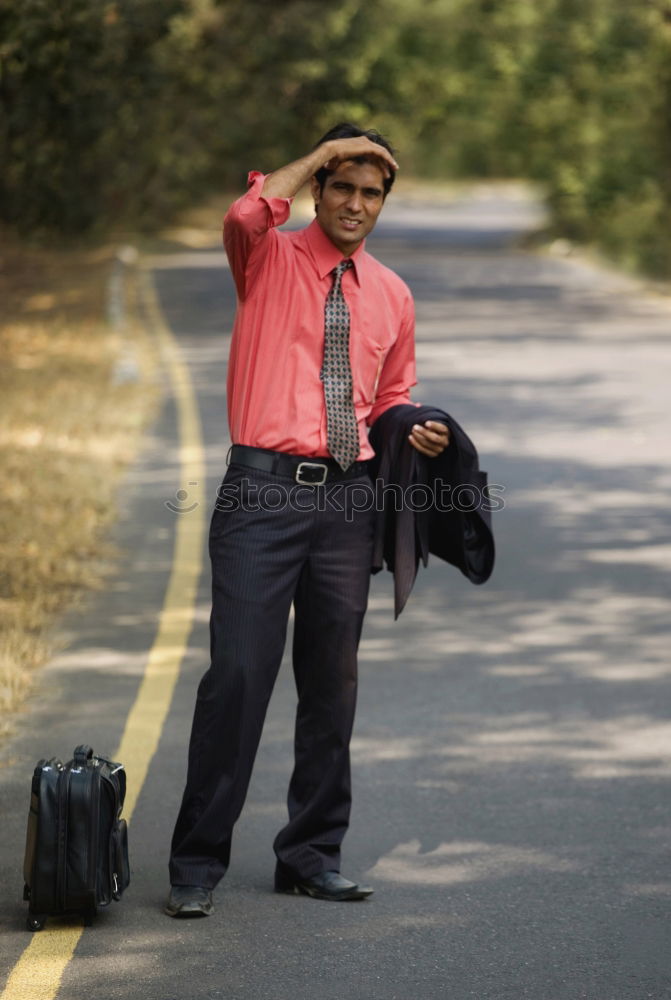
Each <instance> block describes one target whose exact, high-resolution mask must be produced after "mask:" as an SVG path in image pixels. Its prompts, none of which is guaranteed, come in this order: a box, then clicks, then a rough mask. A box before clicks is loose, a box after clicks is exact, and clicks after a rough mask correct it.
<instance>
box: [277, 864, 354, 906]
mask: <svg viewBox="0 0 671 1000" xmlns="http://www.w3.org/2000/svg"><path fill="white" fill-rule="evenodd" d="M275 892H289V893H293V894H295V895H300V893H303V894H304V895H305V896H312V898H313V899H330V900H332V901H333V902H340V901H342V902H346V901H349V900H354V899H367V897H368V896H372V895H373V890H372V889H368V888H367V887H366V886H363V885H357V883H356V882H350V881H349V879H346V878H343V877H342V875H341V874H340V872H320V873H319V874H318V875H313V876H312V878H296V877H295V876H293V875H287V874H286V873H285V872H284V871H281V870H280V869H276V871H275Z"/></svg>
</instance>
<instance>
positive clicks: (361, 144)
mask: <svg viewBox="0 0 671 1000" xmlns="http://www.w3.org/2000/svg"><path fill="white" fill-rule="evenodd" d="M322 151H323V154H324V155H325V156H326V157H327V158H326V159H325V160H324V162H323V163H322V166H323V167H326V169H327V170H335V169H336V168H337V167H338V165H339V164H340V163H344V162H345V161H346V160H353V159H354V158H355V157H357V156H367V157H372V158H374V159H376V160H378V161H379V163H380V166H381V167H382V170H383V172H384V175H385V177H391V175H392V174H393V173H394V172H395V171H396V170H398V163H397V162H396V160H395V159H394V157H393V156H392V154H391V153H390V152H389V150H388V149H385V147H384V146H380V144H379V143H377V142H373V141H372V140H371V139H368V138H367V137H366V136H365V135H361V136H355V137H353V138H351V139H330V140H328V141H327V142H324V143H322V145H321V146H318V147H317V150H316V152H322Z"/></svg>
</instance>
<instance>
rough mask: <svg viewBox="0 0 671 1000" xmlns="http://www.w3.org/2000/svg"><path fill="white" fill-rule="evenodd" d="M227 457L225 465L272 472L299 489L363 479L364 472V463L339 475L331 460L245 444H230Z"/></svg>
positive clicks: (365, 470)
mask: <svg viewBox="0 0 671 1000" xmlns="http://www.w3.org/2000/svg"><path fill="white" fill-rule="evenodd" d="M228 454H229V462H234V463H235V464H236V465H248V466H249V467H250V468H251V469H262V470H263V471H264V472H272V473H273V474H274V475H276V476H284V477H285V478H286V479H293V480H294V482H296V483H300V484H301V485H302V486H322V485H323V484H324V483H331V482H335V481H336V480H338V479H355V478H356V477H357V476H365V475H366V472H367V471H368V463H367V462H353V463H352V465H350V467H349V469H347V470H346V471H345V472H343V470H342V469H341V468H340V466H339V465H338V463H337V462H336V460H335V459H334V458H307V457H305V456H303V455H289V454H287V452H285V451H270V449H268V448H250V447H249V446H248V445H246V444H234V445H232V446H231V449H230V451H229V453H228Z"/></svg>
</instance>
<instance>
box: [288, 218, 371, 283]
mask: <svg viewBox="0 0 671 1000" xmlns="http://www.w3.org/2000/svg"><path fill="white" fill-rule="evenodd" d="M303 235H304V237H305V242H306V243H307V246H308V250H309V251H310V254H311V256H312V259H313V261H314V263H315V266H316V268H317V273H318V274H319V277H320V278H325V277H326V275H327V274H330V273H331V271H332V270H333V268H334V267H336V265H338V264H339V263H340V261H341V260H345V259H349V260H351V261H352V264H353V267H352V271H353V273H354V276H355V278H356V280H357V284H360V283H361V280H360V279H361V274H360V270H361V266H362V263H363V258H364V245H365V242H366V241H365V240H362V242H361V243H360V244H359V246H358V247H357V248H356V250H355V251H354V253H353V254H351V256H350V257H349V258H345V257H343V254H342V251H340V250H338V247H337V246H336V245H335V244H334V243H331V241H330V239H329V238H328V236H327V235H326V233H325V232H324V230H323V229H322V227H321V226H320V225H319V222H318V221H317V219H313V220H312V222H311V223H310V225H309V226H307V227H306V228H305V229H304V230H303Z"/></svg>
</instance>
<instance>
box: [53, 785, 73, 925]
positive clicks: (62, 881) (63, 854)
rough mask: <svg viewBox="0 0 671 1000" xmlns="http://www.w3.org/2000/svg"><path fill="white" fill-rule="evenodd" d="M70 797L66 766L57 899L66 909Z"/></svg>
mask: <svg viewBox="0 0 671 1000" xmlns="http://www.w3.org/2000/svg"><path fill="white" fill-rule="evenodd" d="M69 798H70V771H69V769H68V768H64V769H63V771H61V773H60V775H59V780H58V864H57V866H56V899H57V901H58V905H59V906H60V908H61V911H65V899H66V894H67V886H66V868H67V843H68V810H67V805H68V800H69Z"/></svg>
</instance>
